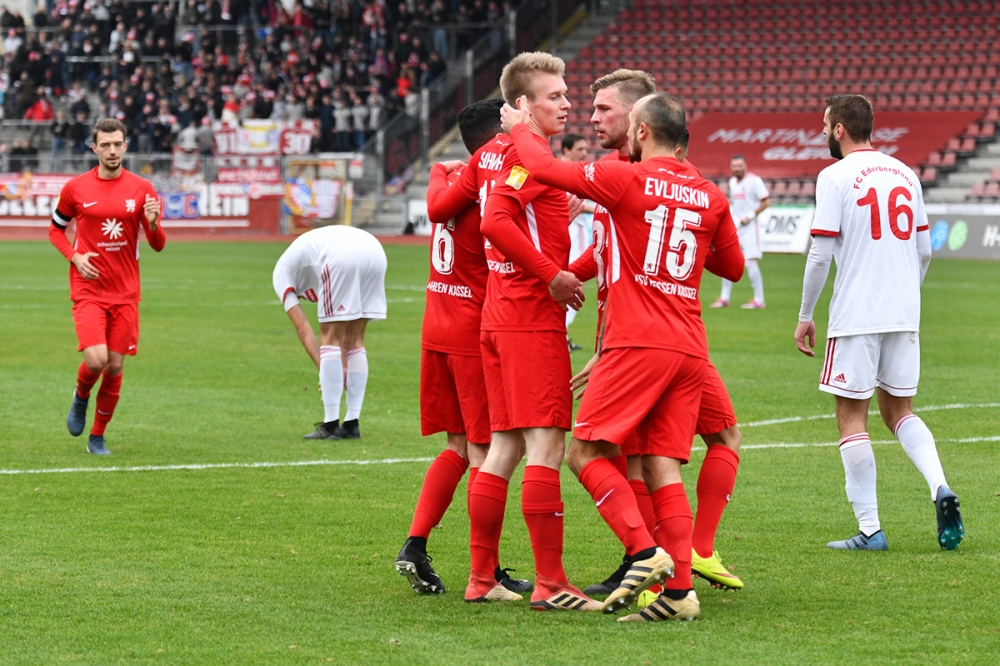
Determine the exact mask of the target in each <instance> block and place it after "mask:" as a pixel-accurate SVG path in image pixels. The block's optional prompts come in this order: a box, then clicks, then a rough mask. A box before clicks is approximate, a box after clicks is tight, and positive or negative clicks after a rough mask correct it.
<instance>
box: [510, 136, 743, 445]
mask: <svg viewBox="0 0 1000 666" xmlns="http://www.w3.org/2000/svg"><path fill="white" fill-rule="evenodd" d="M512 137H513V138H514V141H515V146H516V147H517V149H518V150H519V151H521V154H522V155H523V156H524V159H525V161H526V162H527V163H528V164H529V165H530V167H531V168H533V169H535V170H536V172H537V173H538V174H539V177H540V178H541V179H542V180H544V182H546V183H548V184H550V185H552V186H554V187H559V188H563V189H566V190H568V191H571V192H573V193H575V194H577V195H579V196H581V197H583V196H585V197H587V198H589V199H591V200H593V201H595V202H597V203H598V204H601V205H603V206H604V207H605V208H607V209H608V214H609V226H610V227H611V228H612V229H614V236H615V238H616V240H617V247H618V248H619V258H620V274H619V276H618V279H617V280H616V279H614V278H613V277H612V278H611V279H609V280H608V287H609V293H608V301H607V305H606V321H605V323H604V341H603V348H604V350H605V351H604V355H603V358H602V359H601V362H600V363H598V365H597V367H596V368H595V370H594V373H593V374H592V375H591V378H590V382H589V387H588V389H587V392H586V393H585V395H584V399H583V404H582V405H581V407H580V411H579V413H578V414H577V425H576V430H575V432H574V434H575V436H576V437H577V438H579V439H581V440H586V441H595V440H605V441H610V442H613V443H616V444H619V445H620V444H621V443H622V442H624V441H625V440H626V438H627V436H628V435H629V433H631V432H632V431H633V430H636V429H639V432H640V435H643V434H644V435H645V439H646V442H645V443H644V449H643V451H642V453H644V454H650V455H663V456H668V457H673V458H678V459H681V460H684V461H686V460H687V459H688V457H689V455H690V449H691V440H692V439H693V438H694V434H695V424H696V420H697V414H698V404H699V400H700V397H701V392H702V384H703V382H704V378H705V372H706V365H707V360H708V345H707V340H706V336H705V329H704V324H703V323H702V321H701V304H700V301H699V299H698V287H699V285H700V282H701V274H702V269H703V267H704V264H705V260H706V257H707V256H708V254H709V252H710V248H711V249H714V251H715V253H716V256H715V257H714V259H713V261H714V262H715V264H716V265H715V268H716V269H717V270H719V271H720V272H721V273H722V274H723V275H725V276H727V277H729V276H730V275H731V276H732V278H730V279H733V278H735V279H739V277H740V276H741V274H742V261H743V257H742V253H740V252H739V250H738V238H737V235H736V229H735V225H733V224H732V218H731V216H730V213H729V204H728V202H727V200H726V198H725V196H724V195H723V194H722V192H721V191H720V190H719V189H718V188H717V187H716V186H715V185H713V184H712V183H710V182H708V181H706V180H705V179H704V178H702V177H701V174H700V173H699V172H698V171H697V169H695V168H694V167H692V166H690V165H686V164H682V163H681V162H679V161H677V160H676V159H674V158H671V157H657V158H653V159H651V160H647V161H644V162H640V163H635V164H622V163H619V162H618V161H617V160H602V161H599V162H596V163H587V164H571V163H566V162H560V161H558V160H556V159H555V158H553V157H552V155H551V153H549V151H547V150H545V149H544V148H543V147H539V146H538V143H537V142H534V141H531V139H532V135H531V134H530V131H529V130H528V129H527V127H521V126H518V127H515V128H514V131H513V132H512ZM612 311H613V312H614V316H611V314H610V313H611V312H612Z"/></svg>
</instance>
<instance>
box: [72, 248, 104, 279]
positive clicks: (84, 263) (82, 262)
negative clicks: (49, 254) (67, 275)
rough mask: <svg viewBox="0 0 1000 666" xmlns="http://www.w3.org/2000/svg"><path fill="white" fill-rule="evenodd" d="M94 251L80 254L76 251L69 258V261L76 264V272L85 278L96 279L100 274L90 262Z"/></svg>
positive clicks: (94, 254) (95, 254)
mask: <svg viewBox="0 0 1000 666" xmlns="http://www.w3.org/2000/svg"><path fill="white" fill-rule="evenodd" d="M96 256H97V253H96V252H87V253H86V254H80V253H79V252H77V253H76V254H74V255H73V258H72V259H70V263H72V264H73V265H74V266H76V270H77V272H78V273H79V274H80V275H81V276H82V277H84V278H85V279H87V280H96V279H97V278H99V277H100V276H101V273H100V272H99V271H98V270H97V268H95V267H94V265H93V264H92V263H90V258H91V257H96Z"/></svg>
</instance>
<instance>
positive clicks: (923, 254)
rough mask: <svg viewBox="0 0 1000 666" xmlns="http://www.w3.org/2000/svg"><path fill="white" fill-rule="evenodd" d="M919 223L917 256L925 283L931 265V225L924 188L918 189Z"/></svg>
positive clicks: (917, 219)
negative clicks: (925, 205) (925, 202)
mask: <svg viewBox="0 0 1000 666" xmlns="http://www.w3.org/2000/svg"><path fill="white" fill-rule="evenodd" d="M915 212H916V220H915V224H916V225H917V258H918V259H919V260H920V284H923V283H924V278H925V277H926V276H927V269H928V268H929V267H930V265H931V225H930V222H929V221H928V220H927V211H926V210H925V209H924V194H923V191H922V190H917V206H916V211H915Z"/></svg>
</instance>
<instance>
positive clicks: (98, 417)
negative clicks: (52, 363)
mask: <svg viewBox="0 0 1000 666" xmlns="http://www.w3.org/2000/svg"><path fill="white" fill-rule="evenodd" d="M88 372H89V371H88ZM91 386H93V383H92V384H91ZM77 390H79V389H77ZM121 390H122V373H118V374H117V375H114V376H110V375H108V373H107V372H105V373H104V379H102V380H101V388H100V389H99V390H98V391H97V411H95V412H94V427H93V428H92V429H91V430H90V434H91V435H99V436H100V435H103V434H104V429H105V428H107V427H108V422H109V421H110V420H111V417H112V416H114V414H115V406H116V405H117V404H118V396H119V394H120V393H121ZM80 397H83V396H80Z"/></svg>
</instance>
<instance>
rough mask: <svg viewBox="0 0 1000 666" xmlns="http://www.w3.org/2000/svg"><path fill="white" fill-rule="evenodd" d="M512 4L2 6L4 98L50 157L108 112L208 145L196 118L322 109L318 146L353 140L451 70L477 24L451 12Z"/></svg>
mask: <svg viewBox="0 0 1000 666" xmlns="http://www.w3.org/2000/svg"><path fill="white" fill-rule="evenodd" d="M511 6H512V3H511V2H504V3H500V2H498V1H496V0H488V1H487V0H433V1H430V2H425V1H421V2H414V1H413V0H407V1H402V2H395V3H394V2H387V1H386V0H332V1H329V2H328V1H327V0H316V1H315V2H310V3H308V4H307V3H303V2H301V1H300V0H295V3H294V7H293V9H292V11H288V10H286V8H285V7H284V6H283V5H282V3H281V2H278V1H276V0H182V2H179V3H173V2H169V3H167V2H164V3H157V2H151V3H134V2H127V1H125V0H84V1H78V0H48V3H47V9H45V8H40V9H39V11H38V12H37V13H36V14H35V15H34V16H33V17H31V20H30V21H27V20H26V19H25V17H23V16H21V15H20V14H19V13H18V12H12V11H9V10H7V9H6V8H3V9H0V29H2V35H3V41H2V50H0V109H2V114H3V117H5V118H9V119H25V120H30V121H32V122H33V123H35V126H34V129H33V130H32V133H31V139H30V141H29V145H30V146H33V147H34V148H36V149H37V148H39V147H41V141H40V139H41V138H42V137H43V136H46V135H49V136H51V137H52V139H53V142H52V145H53V149H54V152H53V156H54V159H55V156H56V155H57V154H58V155H60V156H61V154H62V152H63V151H64V150H66V149H67V148H68V149H69V151H70V152H71V153H82V152H84V151H85V150H86V148H85V144H84V142H85V137H86V136H87V135H88V133H89V123H92V122H93V121H94V120H96V119H97V118H101V117H111V118H116V119H118V120H121V121H123V122H125V123H126V125H127V126H128V127H129V129H130V136H129V140H130V143H131V144H132V145H134V146H136V148H137V149H138V150H139V151H140V152H169V151H170V150H171V147H172V145H173V144H174V142H176V141H179V140H186V141H188V142H189V146H188V147H189V148H193V147H194V146H195V145H197V146H198V147H200V149H201V150H203V151H209V150H211V136H210V133H208V132H206V131H202V132H201V133H198V132H197V128H198V127H199V126H200V125H203V124H204V125H210V122H211V121H212V120H222V121H231V122H232V121H243V120H246V119H271V120H286V121H293V122H294V121H298V120H302V119H310V120H315V121H317V122H318V129H317V131H316V133H315V136H314V140H313V145H312V151H313V152H319V151H329V150H340V151H347V150H354V149H357V148H360V147H361V145H362V144H363V143H364V142H365V141H366V140H367V139H368V138H369V137H370V136H371V134H372V133H373V132H374V131H375V130H376V129H378V128H379V127H380V126H381V125H382V124H383V123H385V122H386V121H387V120H388V119H389V118H391V117H392V116H393V115H395V114H396V113H398V112H400V111H403V110H407V111H409V112H411V113H414V114H415V113H416V107H417V99H418V98H417V93H418V91H419V90H420V89H421V88H423V87H425V86H427V85H429V84H431V83H432V82H433V81H435V80H436V79H437V78H438V77H440V76H441V75H442V74H443V73H444V71H445V69H446V60H447V58H448V57H449V55H454V54H450V53H449V51H450V50H451V49H455V48H457V49H464V48H467V47H468V46H470V45H471V44H472V42H473V41H474V40H475V39H476V38H477V37H478V36H479V35H478V33H479V32H481V31H480V30H477V29H469V30H460V31H458V32H457V34H456V36H455V39H454V40H450V39H449V34H448V29H447V26H448V25H449V24H480V25H484V24H488V23H494V22H496V21H498V20H499V19H501V18H502V17H503V16H504V15H506V14H507V13H508V12H509V11H510V10H511ZM29 23H30V25H29ZM95 104H96V106H95ZM57 110H64V111H65V112H66V115H65V117H61V116H57ZM188 128H191V131H189V132H188V133H187V135H186V136H182V135H181V133H182V131H184V130H187V129H188ZM192 141H193V143H192ZM46 145H47V144H46ZM10 150H11V147H10V146H8V147H7V148H6V149H5V150H4V151H2V152H7V151H10Z"/></svg>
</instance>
